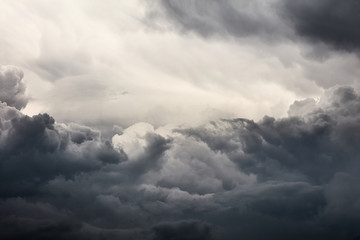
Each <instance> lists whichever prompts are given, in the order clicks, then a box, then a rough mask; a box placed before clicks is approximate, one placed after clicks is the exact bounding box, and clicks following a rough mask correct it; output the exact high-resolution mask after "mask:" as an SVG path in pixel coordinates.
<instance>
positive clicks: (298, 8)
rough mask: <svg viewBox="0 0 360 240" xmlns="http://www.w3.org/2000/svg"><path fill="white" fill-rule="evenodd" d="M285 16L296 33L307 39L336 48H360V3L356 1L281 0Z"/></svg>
mask: <svg viewBox="0 0 360 240" xmlns="http://www.w3.org/2000/svg"><path fill="white" fill-rule="evenodd" d="M283 4H284V15H285V16H286V17H287V19H289V20H290V21H291V23H292V24H293V25H294V27H295V30H296V32H297V33H298V34H299V35H301V36H304V37H305V38H307V39H309V40H310V41H318V42H324V43H326V44H330V45H332V46H333V47H335V48H337V49H344V50H349V51H351V50H354V49H355V50H356V49H359V47H360V44H359V42H360V30H359V28H358V27H357V26H358V25H359V24H360V15H359V11H360V2H359V1H357V0H344V1H336V0H320V1H308V0H306V1H302V0H300V1H298V0H295V1H287V0H285V1H284V3H283Z"/></svg>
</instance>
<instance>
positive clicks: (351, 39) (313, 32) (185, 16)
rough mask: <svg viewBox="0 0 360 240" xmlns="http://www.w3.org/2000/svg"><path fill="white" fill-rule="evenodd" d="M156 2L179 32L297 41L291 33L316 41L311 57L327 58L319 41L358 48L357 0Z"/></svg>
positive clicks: (346, 47) (187, 0)
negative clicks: (178, 28) (177, 27)
mask: <svg viewBox="0 0 360 240" xmlns="http://www.w3.org/2000/svg"><path fill="white" fill-rule="evenodd" d="M159 3H160V8H161V9H162V11H163V12H164V13H165V15H166V16H167V17H168V19H169V20H170V21H172V22H173V23H174V24H175V25H176V26H179V27H180V29H181V30H182V31H185V32H187V31H192V32H195V33H197V34H200V35H201V36H204V37H209V36H214V35H215V36H216V35H217V36H220V37H228V36H232V37H247V36H256V37H259V38H260V39H261V40H263V41H271V40H272V41H273V40H277V41H278V40H281V39H283V40H284V39H287V40H290V41H297V40H296V37H295V36H294V35H293V33H292V32H294V33H295V35H297V36H300V37H301V38H302V37H303V38H304V39H307V40H308V42H310V43H314V44H316V46H317V47H316V48H315V49H313V51H312V53H311V54H310V55H312V57H315V58H319V56H325V55H326V54H324V53H322V51H329V49H327V48H324V46H321V44H318V43H325V44H328V45H330V46H332V47H334V48H336V49H341V50H348V51H352V50H356V49H358V48H359V42H360V41H359V40H360V31H359V29H358V28H357V25H359V22H360V16H359V14H358V12H359V10H360V3H359V1H356V0H345V1H336V0H320V1H316V2H314V1H309V0H306V1H302V0H296V1H291V0H289V1H288V0H276V1H247V0H242V1H232V0H226V1H217V0H212V1H192V0H186V1H172V0H161V1H159ZM321 48H323V49H324V50H321ZM310 55H309V56H310ZM320 58H322V57H320Z"/></svg>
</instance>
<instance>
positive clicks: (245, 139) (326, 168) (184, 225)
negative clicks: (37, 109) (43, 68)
mask: <svg viewBox="0 0 360 240" xmlns="http://www.w3.org/2000/svg"><path fill="white" fill-rule="evenodd" d="M289 115H290V116H289V117H286V118H280V119H275V118H272V117H268V116H265V117H264V118H263V119H262V120H260V121H253V120H248V119H243V118H241V119H223V120H219V121H214V122H210V123H208V124H205V125H201V126H197V127H174V126H170V125H165V126H162V127H158V128H155V127H153V126H152V125H150V124H148V123H137V124H134V125H133V126H130V127H128V128H126V129H124V130H122V131H118V133H117V134H115V135H114V136H113V138H112V140H111V142H110V141H109V140H106V139H103V138H102V137H101V134H100V132H99V131H97V130H95V129H92V128H90V127H87V126H84V125H79V124H75V123H68V124H60V123H56V122H55V120H54V119H53V118H52V117H51V116H49V115H48V114H46V113H44V114H38V115H35V116H33V117H29V116H27V115H24V114H23V113H21V112H20V111H19V110H17V109H16V108H14V107H11V106H8V105H7V104H5V103H1V105H0V119H1V121H0V159H1V162H0V169H1V170H0V179H1V184H0V190H1V191H0V192H1V195H0V220H1V221H0V229H1V231H0V236H1V238H2V239H29V238H30V239H47V238H53V239H101V238H105V239H149V240H154V239H156V240H161V239H194V240H195V239H238V237H239V236H241V237H242V238H244V239H268V238H269V236H271V237H272V238H276V239H289V238H292V239H304V238H306V239H319V238H320V239H324V238H326V239H353V238H354V237H356V236H357V235H358V234H359V232H358V228H357V223H358V222H359V220H360V219H359V215H358V214H357V212H358V211H359V204H358V202H359V196H360V191H359V188H358V185H357V182H358V181H359V179H358V176H357V175H358V174H357V173H358V171H359V170H360V164H359V161H358V159H359V154H360V152H359V150H358V147H357V146H358V144H359V143H360V136H359V135H358V134H357V133H358V132H359V130H360V125H359V119H360V96H359V94H358V93H357V92H356V91H355V90H354V89H353V88H351V87H336V88H333V89H330V90H328V91H326V92H325V94H324V96H323V97H322V98H321V99H320V100H319V101H314V100H311V99H306V100H302V101H297V102H295V103H294V104H293V105H292V106H291V107H290V110H289ZM259 229H261V231H259Z"/></svg>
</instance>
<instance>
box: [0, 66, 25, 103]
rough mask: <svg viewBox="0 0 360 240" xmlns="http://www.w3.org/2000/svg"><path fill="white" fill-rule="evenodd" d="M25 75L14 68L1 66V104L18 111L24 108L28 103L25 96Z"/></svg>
mask: <svg viewBox="0 0 360 240" xmlns="http://www.w3.org/2000/svg"><path fill="white" fill-rule="evenodd" d="M23 76H24V73H23V72H22V71H21V70H20V69H19V68H17V67H14V66H3V65H0V102H5V103H6V104H7V105H9V106H12V107H15V108H17V109H21V108H24V107H25V106H26V104H27V102H28V97H27V96H26V95H25V84H24V82H23V81H22V78H23Z"/></svg>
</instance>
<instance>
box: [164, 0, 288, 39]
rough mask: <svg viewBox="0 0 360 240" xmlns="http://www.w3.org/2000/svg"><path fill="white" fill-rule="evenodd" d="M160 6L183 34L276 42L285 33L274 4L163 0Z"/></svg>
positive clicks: (262, 2)
mask: <svg viewBox="0 0 360 240" xmlns="http://www.w3.org/2000/svg"><path fill="white" fill-rule="evenodd" d="M160 6H161V8H162V10H163V11H164V12H165V14H166V15H167V16H168V17H169V19H170V20H172V21H173V22H174V23H175V25H176V26H179V27H180V29H181V30H182V31H193V32H195V33H198V34H200V35H202V36H204V37H208V36H214V35H219V36H223V37H224V36H225V37H226V36H234V37H246V36H252V35H261V36H263V37H266V38H267V40H274V39H278V38H279V37H280V38H281V37H282V36H281V35H282V34H283V33H282V32H283V29H281V27H280V26H281V25H282V23H281V22H280V21H278V19H277V17H276V15H274V14H273V10H274V9H273V6H272V3H271V2H266V1H246V0H245V1H243V0H242V1H233V0H225V1H219V0H213V1H193V0H186V1H173V0H160ZM280 33H281V34H280Z"/></svg>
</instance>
